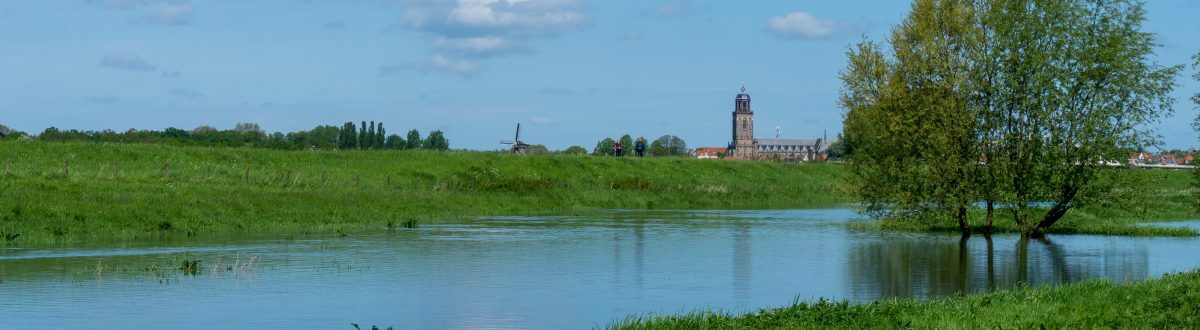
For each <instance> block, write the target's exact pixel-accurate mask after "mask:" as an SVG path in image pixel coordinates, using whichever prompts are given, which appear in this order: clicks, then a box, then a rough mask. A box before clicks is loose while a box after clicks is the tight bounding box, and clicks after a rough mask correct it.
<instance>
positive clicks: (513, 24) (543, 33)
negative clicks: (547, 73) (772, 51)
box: [398, 0, 589, 38]
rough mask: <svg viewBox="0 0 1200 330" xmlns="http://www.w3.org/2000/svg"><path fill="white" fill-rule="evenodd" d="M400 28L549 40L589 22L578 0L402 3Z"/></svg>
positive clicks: (585, 7) (474, 0) (459, 0)
mask: <svg viewBox="0 0 1200 330" xmlns="http://www.w3.org/2000/svg"><path fill="white" fill-rule="evenodd" d="M403 3H405V7H406V8H405V11H404V14H403V15H402V16H401V18H400V21H399V22H398V25H399V26H400V27H403V28H406V29H410V30H415V31H424V32H431V33H434V34H438V35H442V36H448V37H464V36H466V37H479V36H505V37H521V38H533V37H547V36H556V35H561V34H564V33H568V32H573V31H575V30H578V29H580V28H583V27H584V26H586V25H587V24H588V23H589V18H588V16H587V14H586V13H585V12H586V10H587V6H586V5H584V4H583V3H581V2H579V1H577V0H458V1H453V2H452V1H403Z"/></svg>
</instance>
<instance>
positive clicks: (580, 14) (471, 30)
mask: <svg viewBox="0 0 1200 330" xmlns="http://www.w3.org/2000/svg"><path fill="white" fill-rule="evenodd" d="M399 2H400V3H401V4H402V5H404V7H405V9H404V13H403V14H402V15H401V17H400V19H399V20H398V21H397V22H396V24H395V25H394V26H395V27H399V28H403V29H408V30H412V31H418V32H426V33H429V34H431V35H432V36H433V42H432V45H431V46H432V47H431V50H432V52H433V53H434V55H435V56H434V57H433V60H431V61H427V62H423V64H418V65H415V67H417V68H421V69H420V70H418V71H423V72H445V73H454V74H458V75H463V76H472V75H475V74H478V73H480V72H482V71H483V70H484V68H485V65H484V64H482V63H479V62H477V60H478V59H481V58H487V57H493V56H499V55H509V54H518V53H524V54H529V53H533V51H534V48H533V46H532V43H533V42H534V41H535V40H539V39H547V38H553V37H557V36H561V35H564V34H567V33H571V32H575V31H578V30H580V29H583V28H584V27H586V26H587V25H588V24H590V18H589V17H588V15H587V10H588V6H587V5H585V4H584V3H582V2H580V1H579V0H457V1H436V0H435V1H428V0H426V1H418V0H400V1H399ZM410 66H412V65H410ZM389 67H390V68H397V66H384V67H383V68H381V71H380V72H381V73H384V74H386V73H389V72H394V71H395V70H387V68H389Z"/></svg>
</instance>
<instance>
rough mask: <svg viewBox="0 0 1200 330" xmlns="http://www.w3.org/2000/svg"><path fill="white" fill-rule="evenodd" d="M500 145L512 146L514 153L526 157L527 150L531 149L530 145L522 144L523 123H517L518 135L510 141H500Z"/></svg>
mask: <svg viewBox="0 0 1200 330" xmlns="http://www.w3.org/2000/svg"><path fill="white" fill-rule="evenodd" d="M500 144H508V145H511V146H512V153H514V154H517V155H521V156H524V155H525V148H526V147H529V144H528V143H525V142H521V123H517V135H516V136H515V137H513V139H512V140H511V141H510V140H500Z"/></svg>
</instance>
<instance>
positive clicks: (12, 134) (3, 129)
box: [0, 125, 25, 140]
mask: <svg viewBox="0 0 1200 330" xmlns="http://www.w3.org/2000/svg"><path fill="white" fill-rule="evenodd" d="M0 135H3V138H4V139H9V140H16V139H18V138H20V137H21V136H23V135H25V132H21V131H18V130H15V129H12V128H11V127H8V126H4V125H0Z"/></svg>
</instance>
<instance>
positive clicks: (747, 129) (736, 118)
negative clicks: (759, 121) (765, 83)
mask: <svg viewBox="0 0 1200 330" xmlns="http://www.w3.org/2000/svg"><path fill="white" fill-rule="evenodd" d="M754 148H755V146H754V112H753V111H750V94H746V84H744V83H743V84H742V93H741V94H738V95H737V97H735V98H734V99H733V142H732V143H730V145H729V149H730V150H729V151H730V156H733V157H738V158H751V157H754Z"/></svg>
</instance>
